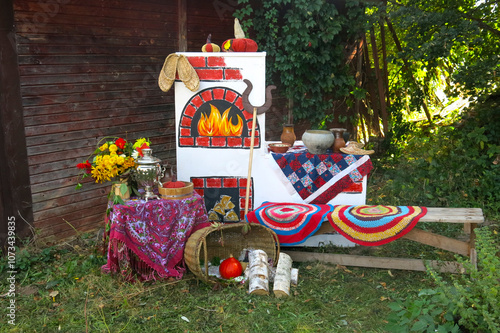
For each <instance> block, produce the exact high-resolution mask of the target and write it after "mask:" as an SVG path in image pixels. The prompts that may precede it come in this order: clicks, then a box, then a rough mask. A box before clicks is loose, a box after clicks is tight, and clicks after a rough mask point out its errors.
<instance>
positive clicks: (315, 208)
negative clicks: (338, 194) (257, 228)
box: [245, 202, 331, 246]
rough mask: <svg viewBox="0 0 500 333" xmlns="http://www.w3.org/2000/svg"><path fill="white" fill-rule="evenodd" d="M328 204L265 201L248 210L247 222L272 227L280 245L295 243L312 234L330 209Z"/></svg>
mask: <svg viewBox="0 0 500 333" xmlns="http://www.w3.org/2000/svg"><path fill="white" fill-rule="evenodd" d="M330 208H331V207H330V206H328V205H312V204H300V203H273V202H265V203H263V204H262V205H261V206H260V207H259V208H257V209H255V210H254V211H251V212H249V213H248V214H247V215H246V216H245V218H246V220H247V222H249V223H260V224H262V225H264V226H266V227H268V228H270V229H272V230H273V231H274V232H275V233H276V234H277V236H278V239H279V242H280V244H281V245H288V246H291V245H297V244H300V243H302V242H304V241H305V240H306V239H307V238H309V236H311V235H313V234H314V233H315V232H316V231H317V230H318V228H319V227H320V225H321V222H322V221H323V220H324V219H325V218H326V214H328V212H329V211H330Z"/></svg>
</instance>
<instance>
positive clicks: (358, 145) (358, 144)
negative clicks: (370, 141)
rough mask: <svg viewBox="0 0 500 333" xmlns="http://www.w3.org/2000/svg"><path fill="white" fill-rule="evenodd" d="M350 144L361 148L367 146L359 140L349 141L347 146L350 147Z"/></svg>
mask: <svg viewBox="0 0 500 333" xmlns="http://www.w3.org/2000/svg"><path fill="white" fill-rule="evenodd" d="M350 145H352V146H353V147H356V148H358V149H361V148H363V147H364V146H365V145H364V144H362V143H361V142H357V141H349V142H347V145H346V146H347V147H349V146H350Z"/></svg>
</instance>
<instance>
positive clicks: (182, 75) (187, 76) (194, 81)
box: [177, 54, 200, 91]
mask: <svg viewBox="0 0 500 333" xmlns="http://www.w3.org/2000/svg"><path fill="white" fill-rule="evenodd" d="M177 74H178V75H179V79H181V81H182V82H184V84H185V85H186V87H187V88H188V89H189V90H191V91H197V90H198V88H200V78H199V77H198V74H197V73H196V71H195V70H194V68H193V66H191V64H190V63H189V61H188V59H187V58H186V57H185V56H184V55H182V54H181V55H180V56H179V61H178V62H177Z"/></svg>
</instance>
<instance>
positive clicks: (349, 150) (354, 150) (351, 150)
mask: <svg viewBox="0 0 500 333" xmlns="http://www.w3.org/2000/svg"><path fill="white" fill-rule="evenodd" d="M340 151H341V152H343V153H344V154H349V155H371V154H373V153H374V152H375V150H364V149H360V148H358V147H356V146H355V145H348V146H347V147H345V148H344V147H343V148H340Z"/></svg>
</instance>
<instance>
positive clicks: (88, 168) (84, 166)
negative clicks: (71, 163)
mask: <svg viewBox="0 0 500 333" xmlns="http://www.w3.org/2000/svg"><path fill="white" fill-rule="evenodd" d="M76 167H77V168H78V169H82V170H85V171H86V172H87V173H88V174H90V173H92V164H90V163H89V160H87V161H85V163H78V164H77V165H76Z"/></svg>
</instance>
